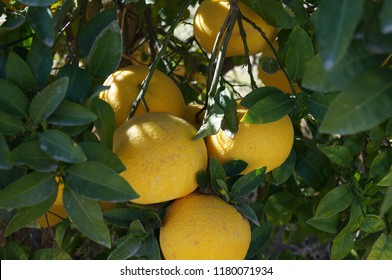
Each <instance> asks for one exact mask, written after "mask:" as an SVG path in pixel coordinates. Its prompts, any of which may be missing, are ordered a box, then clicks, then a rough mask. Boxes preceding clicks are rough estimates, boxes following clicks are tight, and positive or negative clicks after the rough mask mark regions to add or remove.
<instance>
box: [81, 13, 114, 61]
mask: <svg viewBox="0 0 392 280" xmlns="http://www.w3.org/2000/svg"><path fill="white" fill-rule="evenodd" d="M116 19H117V16H116V10H115V9H106V10H104V11H102V12H101V13H100V14H98V15H97V16H95V17H94V18H93V19H92V20H91V21H90V22H89V23H88V24H87V25H86V26H85V27H84V28H83V29H82V31H81V32H80V36H79V45H80V48H81V51H82V55H87V54H88V53H89V52H90V49H91V47H92V45H93V44H94V41H95V39H96V38H97V36H98V35H99V34H100V33H101V32H102V31H103V30H104V29H105V28H106V27H107V26H108V25H109V24H110V23H112V22H113V21H114V20H116Z"/></svg>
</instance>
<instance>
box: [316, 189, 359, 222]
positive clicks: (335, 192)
mask: <svg viewBox="0 0 392 280" xmlns="http://www.w3.org/2000/svg"><path fill="white" fill-rule="evenodd" d="M352 201H353V193H352V191H351V186H350V185H345V184H344V185H340V186H338V187H336V188H333V189H332V190H331V191H329V192H328V193H327V194H326V195H325V196H324V197H323V198H322V199H321V201H320V203H319V204H318V206H317V209H316V214H315V215H314V219H315V220H319V219H325V218H328V217H331V216H335V215H336V214H338V213H340V212H342V211H343V210H344V209H346V208H347V207H349V206H350V204H351V202H352Z"/></svg>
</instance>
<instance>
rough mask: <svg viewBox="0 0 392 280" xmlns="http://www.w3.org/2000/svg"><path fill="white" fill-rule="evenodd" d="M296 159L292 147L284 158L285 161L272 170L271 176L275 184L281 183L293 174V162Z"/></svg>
mask: <svg viewBox="0 0 392 280" xmlns="http://www.w3.org/2000/svg"><path fill="white" fill-rule="evenodd" d="M296 160H297V155H296V153H295V150H294V149H292V150H291V152H290V154H289V157H288V158H287V159H286V160H285V162H284V163H283V164H282V165H281V166H279V167H278V168H275V169H273V170H272V176H273V177H274V180H275V182H276V183H277V184H282V183H283V182H285V181H287V179H288V178H290V176H291V175H292V174H293V172H294V168H295V162H296Z"/></svg>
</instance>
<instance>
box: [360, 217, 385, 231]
mask: <svg viewBox="0 0 392 280" xmlns="http://www.w3.org/2000/svg"><path fill="white" fill-rule="evenodd" d="M384 228H385V222H384V220H383V219H382V218H381V217H380V216H377V215H373V214H367V215H366V216H365V219H364V221H363V222H362V224H361V227H360V230H362V231H363V232H366V233H374V232H378V231H380V230H383V229H384Z"/></svg>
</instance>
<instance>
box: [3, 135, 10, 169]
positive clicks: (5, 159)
mask: <svg viewBox="0 0 392 280" xmlns="http://www.w3.org/2000/svg"><path fill="white" fill-rule="evenodd" d="M9 154H10V148H9V147H8V143H7V141H6V140H5V138H4V136H3V135H1V134H0V169H10V168H12V163H11V162H10V160H9V159H8V157H9Z"/></svg>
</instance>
